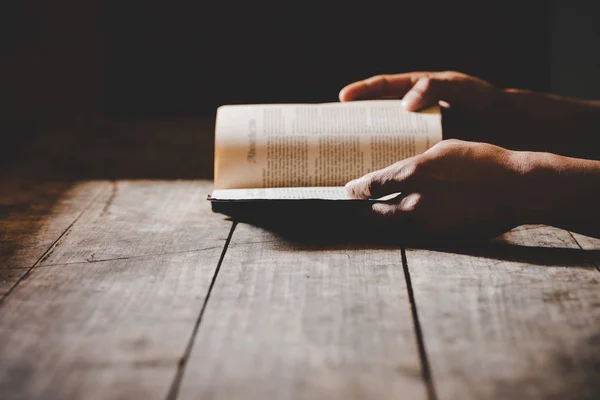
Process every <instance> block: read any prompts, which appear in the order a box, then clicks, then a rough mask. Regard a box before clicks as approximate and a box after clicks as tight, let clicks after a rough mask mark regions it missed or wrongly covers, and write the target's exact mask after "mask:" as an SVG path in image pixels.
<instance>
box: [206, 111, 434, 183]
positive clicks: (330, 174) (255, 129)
mask: <svg viewBox="0 0 600 400" xmlns="http://www.w3.org/2000/svg"><path fill="white" fill-rule="evenodd" d="M215 130H216V132H215V133H216V138H215V189H238V188H275V187H317V186H319V187H320V186H343V185H344V184H345V183H346V182H348V181H349V180H351V179H353V178H357V177H359V176H362V175H364V174H366V173H368V172H371V171H374V170H377V169H380V168H383V167H385V166H387V165H389V164H392V163H394V162H396V161H398V160H401V159H404V158H408V157H411V156H413V155H416V154H420V153H423V152H424V151H426V150H427V149H428V148H430V147H432V146H433V145H435V144H436V143H437V142H439V141H441V140H442V124H441V115H440V110H439V107H434V108H431V109H428V110H426V111H423V112H418V113H416V112H408V111H405V110H404V109H403V108H402V107H401V105H400V101H397V100H375V101H372V100H371V101H356V102H349V103H324V104H266V105H265V104H263V105H231V106H222V107H219V109H218V111H217V124H216V129H215Z"/></svg>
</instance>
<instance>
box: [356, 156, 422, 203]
mask: <svg viewBox="0 0 600 400" xmlns="http://www.w3.org/2000/svg"><path fill="white" fill-rule="evenodd" d="M421 157H422V155H417V156H414V157H410V158H407V159H405V160H402V161H399V162H397V163H395V164H392V165H390V166H389V167H386V168H383V169H380V170H378V171H374V172H371V173H369V174H367V175H364V176H362V177H360V178H358V179H354V180H352V181H350V182H348V183H347V184H346V191H347V193H348V195H349V196H350V197H352V198H355V199H378V198H380V197H383V196H387V195H389V194H394V193H399V192H402V191H404V190H407V188H408V186H409V185H410V184H411V182H412V181H414V179H415V172H416V170H417V165H418V160H419V158H421Z"/></svg>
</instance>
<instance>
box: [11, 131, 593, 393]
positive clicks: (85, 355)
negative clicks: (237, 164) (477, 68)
mask: <svg viewBox="0 0 600 400" xmlns="http://www.w3.org/2000/svg"><path fill="white" fill-rule="evenodd" d="M211 131H212V121H210V120H207V121H204V120H197V121H196V120H186V121H159V122H157V121H133V122H131V121H130V122H122V121H121V122H119V121H117V122H115V121H113V122H102V123H94V124H92V125H90V126H83V127H82V126H74V127H68V129H64V130H61V129H54V130H52V131H49V132H46V133H45V134H44V135H41V136H39V137H38V139H37V140H36V141H35V142H32V143H31V144H30V145H29V146H27V147H26V148H24V149H23V153H22V154H21V155H20V156H18V157H16V160H15V162H14V163H13V164H11V165H9V166H6V167H5V168H3V170H2V171H0V187H1V188H2V190H1V191H0V246H1V247H0V250H1V251H0V296H2V300H0V398H2V399H29V398H33V399H115V398H126V399H138V398H139V399H171V400H173V399H191V398H198V399H204V398H206V399H209V398H210V399H219V398H228V399H229V398H260V399H263V398H278V399H279V398H282V399H286V398H289V399H292V398H295V399H304V398H306V399H316V398H348V399H363V398H365V399H366V398H381V399H386V398H390V399H392V398H393V399H397V398H409V399H425V398H426V399H513V398H519V399H546V398H549V399H570V398H577V399H596V398H600V383H599V382H600V380H598V379H597V377H598V373H599V371H600V269H599V268H600V240H597V239H593V238H589V237H585V236H582V235H578V234H575V233H571V232H567V231H563V230H560V229H555V228H551V227H546V226H523V227H519V228H517V229H515V230H513V231H512V232H510V233H507V234H506V235H504V236H503V237H501V238H499V239H496V240H494V241H491V242H488V243H483V244H477V245H475V244H474V245H470V246H461V247H456V246H453V247H445V248H440V247H439V245H438V246H434V245H429V246H428V245H423V246H421V247H419V248H412V247H409V248H405V247H403V246H402V245H401V244H400V243H399V244H395V245H392V244H389V243H388V244H383V243H382V244H377V243H372V242H371V243H368V244H367V243H361V242H352V243H349V242H346V243H341V244H340V243H339V241H338V242H336V241H335V240H333V241H323V240H321V239H322V238H321V239H318V240H313V239H314V238H313V237H312V235H311V234H310V233H308V234H305V235H304V238H303V237H302V235H300V237H298V236H296V237H294V238H291V237H288V236H285V235H280V234H279V233H277V232H273V231H270V230H267V229H264V228H259V227H257V226H253V225H249V224H245V223H235V222H234V221H230V220H229V219H228V218H226V217H224V216H222V215H219V214H215V213H213V212H211V210H210V204H209V203H208V202H207V201H206V200H205V197H206V195H207V194H208V193H209V192H210V190H211V182H210V180H208V179H207V178H210V176H211V175H212V149H213V148H212V138H211V135H210V132H211ZM73 132H76V133H77V134H73ZM65 143H68V145H65ZM291 229H292V230H293V227H291ZM302 239H305V240H302Z"/></svg>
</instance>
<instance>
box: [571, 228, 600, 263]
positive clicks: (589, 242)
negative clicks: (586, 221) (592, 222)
mask: <svg viewBox="0 0 600 400" xmlns="http://www.w3.org/2000/svg"><path fill="white" fill-rule="evenodd" d="M571 234H572V235H573V238H574V239H575V241H576V242H577V244H578V245H579V247H581V248H582V249H584V250H587V254H588V255H589V260H590V262H591V263H593V264H594V265H595V266H596V268H597V269H598V271H599V272H600V239H597V238H593V237H590V236H584V235H581V234H579V233H575V232H571Z"/></svg>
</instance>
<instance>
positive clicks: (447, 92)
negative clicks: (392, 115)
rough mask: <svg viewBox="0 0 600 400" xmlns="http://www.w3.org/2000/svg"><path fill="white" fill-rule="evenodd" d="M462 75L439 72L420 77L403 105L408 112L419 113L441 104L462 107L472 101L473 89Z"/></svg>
mask: <svg viewBox="0 0 600 400" xmlns="http://www.w3.org/2000/svg"><path fill="white" fill-rule="evenodd" d="M471 86H472V85H471V84H470V82H469V81H467V80H465V79H464V78H463V77H462V76H461V75H457V74H453V73H451V72H439V73H435V74H431V75H429V76H422V77H420V78H419V79H418V80H417V81H416V82H415V84H414V86H412V87H411V88H410V90H409V91H408V92H407V93H406V94H405V95H404V97H403V98H402V105H403V106H404V107H405V108H406V109H407V110H408V111H417V110H421V109H423V108H427V107H430V106H433V105H436V104H439V103H440V102H441V103H443V104H444V105H445V107H446V108H447V107H448V106H449V105H454V106H461V105H462V104H463V103H464V102H465V100H470V101H472V100H473V99H472V96H471V94H472V92H473V88H472V87H471Z"/></svg>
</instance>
